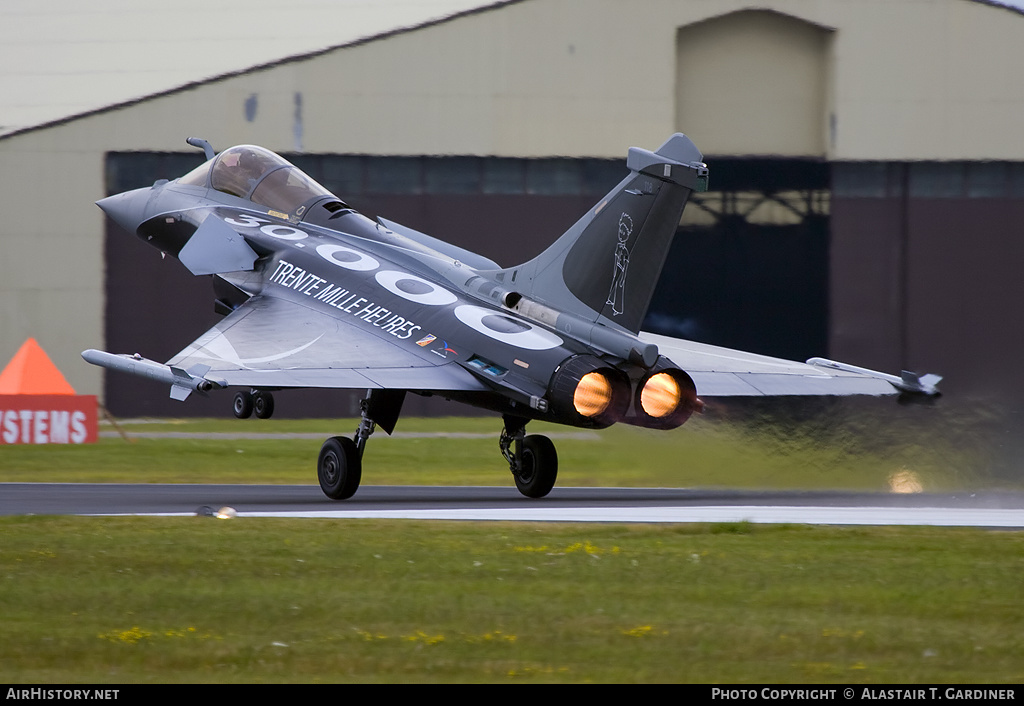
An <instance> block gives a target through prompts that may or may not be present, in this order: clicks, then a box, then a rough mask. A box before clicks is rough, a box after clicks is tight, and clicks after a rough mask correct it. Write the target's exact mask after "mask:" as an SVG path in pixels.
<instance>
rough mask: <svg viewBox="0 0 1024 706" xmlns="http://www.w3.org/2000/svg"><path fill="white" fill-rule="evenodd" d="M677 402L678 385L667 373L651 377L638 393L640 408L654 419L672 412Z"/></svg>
mask: <svg viewBox="0 0 1024 706" xmlns="http://www.w3.org/2000/svg"><path fill="white" fill-rule="evenodd" d="M679 400H680V393H679V383H677V382H676V381H675V378H673V377H672V376H671V375H669V374H668V373H658V374H656V375H652V376H651V377H650V379H649V380H648V381H647V383H646V384H645V385H644V389H643V390H642V391H641V392H640V406H642V407H643V408H644V412H646V413H647V414H649V415H650V416H652V417H655V418H661V417H664V416H665V415H666V414H671V413H672V412H674V411H675V409H676V407H678V406H679Z"/></svg>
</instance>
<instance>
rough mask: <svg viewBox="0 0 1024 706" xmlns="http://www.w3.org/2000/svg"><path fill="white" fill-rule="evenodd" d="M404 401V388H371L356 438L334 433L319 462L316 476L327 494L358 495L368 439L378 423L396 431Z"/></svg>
mask: <svg viewBox="0 0 1024 706" xmlns="http://www.w3.org/2000/svg"><path fill="white" fill-rule="evenodd" d="M404 401H405V392H404V391H403V390H398V391H396V390H370V391H369V394H368V395H367V396H366V399H364V400H362V401H361V402H360V403H359V410H360V413H361V416H360V419H359V428H358V429H356V436H355V439H349V438H348V437H347V436H332V437H331V438H330V439H328V440H327V441H325V442H324V445H323V446H321V447H320V456H319V458H318V459H317V462H316V476H317V479H318V480H319V481H320V489H321V490H322V491H324V495H326V496H327V497H329V498H331V499H333V500H345V499H346V498H351V497H352V496H353V495H355V493H356V491H357V490H358V489H359V481H360V479H361V477H362V475H363V452H364V451H365V450H366V441H367V440H368V439H369V438H370V435H371V434H373V432H374V431H375V430H376V428H377V427H378V426H379V427H380V428H381V429H383V430H384V431H386V432H387V433H388V434H390V433H391V432H393V431H394V430H395V424H397V423H398V415H399V414H401V412H402V402H404Z"/></svg>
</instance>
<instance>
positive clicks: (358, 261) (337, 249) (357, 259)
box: [316, 243, 380, 272]
mask: <svg viewBox="0 0 1024 706" xmlns="http://www.w3.org/2000/svg"><path fill="white" fill-rule="evenodd" d="M316 252H317V255H319V256H320V257H322V258H323V259H325V260H327V262H329V263H331V264H332V265H337V266H338V267H344V268H345V269H346V270H355V271H356V272H369V271H370V270H376V269H377V268H378V267H380V263H379V262H377V261H376V260H374V259H373V258H372V257H370V256H369V255H367V254H366V253H362V252H359V251H358V250H354V249H352V248H347V247H345V246H344V245H334V244H333V243H324V244H323V245H317V246H316Z"/></svg>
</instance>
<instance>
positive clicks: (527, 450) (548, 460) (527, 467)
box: [498, 415, 558, 498]
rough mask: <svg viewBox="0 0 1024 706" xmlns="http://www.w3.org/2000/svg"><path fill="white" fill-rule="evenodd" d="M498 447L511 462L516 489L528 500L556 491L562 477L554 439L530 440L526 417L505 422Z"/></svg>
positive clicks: (534, 437)
mask: <svg viewBox="0 0 1024 706" xmlns="http://www.w3.org/2000/svg"><path fill="white" fill-rule="evenodd" d="M503 419H504V422H505V428H504V429H502V430H501V437H500V438H499V439H498V447H499V448H500V449H501V455H502V456H504V457H505V460H506V461H508V465H509V469H510V470H511V471H512V477H513V478H514V479H515V481H516V488H518V489H519V492H520V493H522V494H523V495H525V496H526V497H528V498H543V497H544V496H545V495H547V494H548V493H550V492H551V489H552V488H553V487H555V479H556V478H557V477H558V453H557V452H556V451H555V445H554V444H553V443H551V439H549V438H548V437H546V436H541V435H540V434H531V435H530V436H526V422H527V421H528V420H526V419H523V418H522V417H511V416H508V415H506V416H505V417H504V418H503Z"/></svg>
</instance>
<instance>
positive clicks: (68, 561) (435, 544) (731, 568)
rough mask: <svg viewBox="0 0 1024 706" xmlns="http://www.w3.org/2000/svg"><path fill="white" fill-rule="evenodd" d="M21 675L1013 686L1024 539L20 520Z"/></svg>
mask: <svg viewBox="0 0 1024 706" xmlns="http://www.w3.org/2000/svg"><path fill="white" fill-rule="evenodd" d="M0 533H2V535H3V537H4V542H3V545H2V547H0V581H2V582H3V583H2V586H3V588H2V589H0V614H2V615H3V616H4V617H3V622H2V625H0V636H2V639H0V680H6V681H8V682H9V683H74V682H92V683H140V682H186V683H198V682H317V681H323V682H327V681H360V682H363V681H365V682H556V681H560V682H697V683H706V682H725V683H757V682H768V683H780V682H787V683H792V682H830V683H894V682H895V683H926V682H932V683H939V682H946V683H956V682H971V683H995V682H1019V681H1020V680H1021V679H1022V678H1024V663H1022V662H1021V660H1020V654H1021V653H1022V650H1024V606H1022V605H1021V603H1020V601H1019V600H1018V598H1017V596H1018V589H1019V577H1020V573H1021V570H1022V568H1024V534H1021V533H1016V532H1013V533H992V532H983V531H976V530H966V529H939V530H932V529H921V528H900V529H887V528H873V529H846V528H825V527H802V526H774V527H773V526H754V525H748V524H745V523H740V524H725V525H680V526H628V527H626V526H615V525H603V526H585V527H581V526H577V525H565V524H513V523H482V524H479V523H445V522H437V523H421V522H414V521H404V522H401V521H399V522H384V521H345V520H338V521H335V520H311V521H300V520H256V519H244V518H243V519H239V520H234V521H229V522H224V521H218V520H213V519H208V518H196V519H188V520H182V519H177V520H174V519H140V518H106V519H101V518H42V517H22V518H2V519H0Z"/></svg>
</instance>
